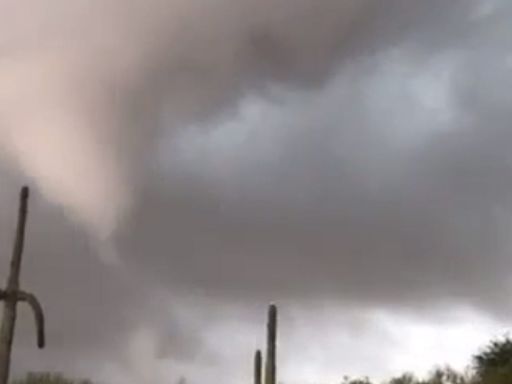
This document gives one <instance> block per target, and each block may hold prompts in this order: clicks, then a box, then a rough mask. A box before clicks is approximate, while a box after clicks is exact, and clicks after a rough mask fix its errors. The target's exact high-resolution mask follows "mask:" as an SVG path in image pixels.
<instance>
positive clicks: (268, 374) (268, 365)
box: [265, 304, 277, 384]
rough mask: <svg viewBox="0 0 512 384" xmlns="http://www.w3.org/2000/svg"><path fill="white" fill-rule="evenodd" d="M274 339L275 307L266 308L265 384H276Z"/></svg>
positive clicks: (275, 325) (275, 326)
mask: <svg viewBox="0 0 512 384" xmlns="http://www.w3.org/2000/svg"><path fill="white" fill-rule="evenodd" d="M276 337H277V307H276V306H275V305H274V304H271V305H270V306H269V307H268V319H267V357H266V362H265V384H276Z"/></svg>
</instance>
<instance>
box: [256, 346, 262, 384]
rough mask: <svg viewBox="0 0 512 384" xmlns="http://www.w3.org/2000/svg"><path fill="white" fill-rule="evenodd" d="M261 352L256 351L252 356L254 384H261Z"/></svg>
mask: <svg viewBox="0 0 512 384" xmlns="http://www.w3.org/2000/svg"><path fill="white" fill-rule="evenodd" d="M261 368H262V364H261V351H260V350H259V349H258V350H257V351H256V353H255V354H254V384H262V383H261Z"/></svg>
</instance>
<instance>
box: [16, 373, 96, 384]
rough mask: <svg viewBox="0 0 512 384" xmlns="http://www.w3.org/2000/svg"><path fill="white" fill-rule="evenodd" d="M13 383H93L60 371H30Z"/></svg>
mask: <svg viewBox="0 0 512 384" xmlns="http://www.w3.org/2000/svg"><path fill="white" fill-rule="evenodd" d="M12 384H93V383H92V381H90V380H76V379H69V378H66V377H64V376H63V375H61V374H60V373H49V372H40V373H34V372H31V373H28V374H27V375H26V376H25V377H24V378H22V379H16V380H14V381H12Z"/></svg>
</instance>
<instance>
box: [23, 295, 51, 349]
mask: <svg viewBox="0 0 512 384" xmlns="http://www.w3.org/2000/svg"><path fill="white" fill-rule="evenodd" d="M16 297H17V300H18V301H23V302H26V303H27V304H28V305H30V307H31V308H32V311H33V312H34V320H35V322H36V329H37V346H38V347H39V348H40V349H42V348H44V346H45V334H44V312H43V307H42V306H41V303H39V300H37V298H36V297H35V296H34V295H33V294H31V293H28V292H24V291H18V292H17V296H16Z"/></svg>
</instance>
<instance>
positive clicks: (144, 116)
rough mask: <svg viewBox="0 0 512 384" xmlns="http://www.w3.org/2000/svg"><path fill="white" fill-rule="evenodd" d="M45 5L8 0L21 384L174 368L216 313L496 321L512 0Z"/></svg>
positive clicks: (4, 189) (9, 180)
mask: <svg viewBox="0 0 512 384" xmlns="http://www.w3.org/2000/svg"><path fill="white" fill-rule="evenodd" d="M47 7H48V5H47V4H46V3H45V2H44V1H36V0H34V1H32V2H31V12H28V13H27V12H25V11H26V9H25V6H23V5H21V3H19V2H13V1H8V0H6V1H1V0H0V19H6V20H5V21H6V22H5V23H2V24H1V26H0V32H1V34H0V36H1V37H0V148H1V149H2V155H5V157H4V159H5V162H4V165H3V166H4V167H5V170H2V185H1V187H0V188H1V189H0V213H1V214H2V215H1V217H4V218H5V219H2V221H1V223H2V225H1V231H0V236H1V237H0V239H1V243H2V244H4V245H5V244H9V240H10V238H9V236H10V235H11V233H12V231H11V229H12V225H13V219H14V217H13V214H14V210H13V207H14V203H13V201H15V187H13V186H15V185H18V184H21V181H22V180H23V179H24V178H25V177H28V178H30V179H31V180H34V181H35V183H36V185H37V187H38V189H37V190H36V191H35V196H36V197H35V198H34V206H33V210H32V213H31V223H30V232H29V235H30V237H29V245H28V249H27V257H26V264H25V267H24V268H25V269H24V279H23V280H24V284H26V285H27V287H28V288H30V289H33V290H34V291H36V292H38V294H39V295H40V296H41V297H42V298H43V301H44V302H45V305H46V306H47V312H48V316H49V319H48V324H49V340H51V343H50V349H49V351H48V352H47V353H45V354H44V356H43V355H36V354H35V353H34V352H32V351H30V349H29V348H31V345H32V344H33V334H32V333H31V328H30V326H31V325H30V324H29V323H28V320H29V319H27V321H26V322H23V323H21V324H20V332H19V339H18V342H19V345H18V347H19V349H18V353H19V354H20V356H23V357H24V358H23V359H19V360H17V361H20V363H19V366H18V367H17V368H16V369H17V370H18V371H21V370H23V369H25V368H26V367H28V366H30V367H32V368H39V367H41V368H52V369H64V368H62V367H64V366H65V369H67V370H69V371H75V372H78V373H81V372H86V371H87V370H89V369H90V367H99V366H102V365H108V364H110V363H111V364H116V363H118V364H120V367H121V368H116V367H114V368H112V367H110V368H112V369H113V370H114V371H116V369H117V370H119V369H120V370H122V371H123V370H124V373H125V375H126V377H124V378H123V379H119V380H120V381H124V382H128V381H129V380H132V381H133V382H139V383H141V382H152V381H155V380H156V381H158V380H161V379H163V378H165V377H166V376H165V369H164V370H163V371H162V372H160V371H159V370H160V369H161V368H162V367H160V363H162V364H164V365H165V364H170V365H171V367H172V368H173V369H174V372H173V375H172V377H176V375H178V373H179V372H180V370H181V369H184V370H186V368H184V367H186V365H187V364H193V363H194V362H197V361H201V363H205V361H207V362H209V363H205V364H206V365H208V364H211V360H212V359H213V360H215V358H214V357H213V356H215V352H214V351H213V352H212V351H211V348H212V346H211V345H210V344H208V342H206V341H205V339H208V337H209V335H208V329H209V327H208V325H210V326H213V325H211V323H212V321H211V320H212V319H211V316H212V314H213V313H215V311H220V312H222V313H228V312H229V310H228V309H226V308H225V306H227V307H229V306H230V305H233V306H235V307H236V308H237V311H242V309H245V310H247V311H248V314H247V315H246V317H244V318H243V319H240V322H242V321H246V322H249V323H250V322H251V321H252V320H251V321H249V320H248V318H252V316H253V314H254V313H255V309H258V310H259V308H260V305H261V304H262V303H263V302H266V301H268V300H283V301H284V302H290V303H293V305H299V306H300V303H304V302H305V301H304V300H306V299H308V300H316V299H321V300H326V301H328V302H330V303H347V302H351V308H354V307H355V308H358V307H361V306H365V307H372V308H373V307H379V308H383V307H384V308H390V307H391V308H397V307H400V306H401V307H406V308H407V307H412V306H414V307H417V306H418V305H423V304H429V305H434V304H439V303H441V304H445V303H448V304H449V305H451V304H453V303H457V305H459V304H469V305H473V306H476V307H477V308H479V309H481V310H487V311H492V313H494V314H500V315H503V316H508V314H509V307H508V305H507V304H506V301H505V298H506V297H507V295H508V293H509V282H508V281H509V278H508V268H509V267H510V265H511V263H510V262H509V254H510V251H511V249H510V246H509V240H508V239H509V237H510V236H509V231H510V229H511V220H510V219H509V217H510V214H511V213H512V212H511V209H512V206H511V203H512V202H511V201H510V197H509V196H510V195H509V194H510V186H511V184H512V178H511V177H510V171H511V169H510V167H511V164H512V162H511V158H510V155H509V152H510V151H509V147H510V142H511V139H512V137H511V135H512V134H511V133H510V129H509V128H508V126H507V123H508V121H510V113H509V108H508V105H507V102H508V100H509V97H508V92H509V90H510V82H511V79H512V77H511V75H510V68H511V63H512V60H511V58H510V57H509V53H508V52H509V51H510V41H512V40H511V39H510V37H511V36H510V34H511V32H510V28H509V27H508V24H509V20H510V17H511V15H512V7H511V6H510V5H508V4H507V3H505V2H499V1H495V2H491V1H488V2H483V1H476V0H475V1H455V0H454V1H451V2H449V3H448V2H447V1H437V0H436V1H429V2H428V3H427V2H419V1H418V2H411V1H405V0H404V1H402V0H396V1H389V2H386V3H383V2H373V1H365V2H362V3H361V2H359V1H334V0H332V1H330V0H325V1H316V2H310V1H302V0H301V1H299V0H294V1H291V0H290V1H280V2H276V1H259V2H256V1H249V0H247V1H236V2H234V1H228V0H220V1H218V2H216V3H215V4H214V5H212V4H210V3H209V4H202V3H201V2H195V1H193V2H191V1H173V2H170V3H169V2H164V1H158V0H151V1H147V2H129V3H125V2H118V1H108V2H73V3H70V2H64V1H58V2H55V4H54V5H53V6H52V7H53V8H54V10H55V12H53V13H50V12H48V10H47ZM3 15H8V16H7V17H6V16H3ZM21 15H26V17H22V16H21ZM3 21H4V20H3ZM156 146H158V148H159V150H158V151H157V150H156V149H155V147H156ZM7 169H9V170H7ZM39 191H42V192H43V193H44V198H42V197H41V196H38V192H39ZM46 199H48V200H49V201H51V202H53V204H55V205H53V204H51V203H49V202H48V201H47V200H46ZM60 207H62V208H63V210H62V211H61V208H60ZM70 214H71V215H70ZM68 216H70V217H71V218H74V219H76V218H78V219H79V220H78V224H76V223H75V222H74V221H72V220H69V218H68ZM80 223H85V227H86V229H87V230H85V229H84V228H83V227H82V226H81V225H80ZM98 236H99V237H100V241H99V243H100V246H101V248H99V249H98V244H97V243H98V239H97V237H98ZM105 237H107V238H108V241H107V242H106V241H105ZM7 250H8V248H5V247H4V250H3V251H2V253H1V255H2V258H1V260H2V261H3V264H4V265H5V263H6V261H7V258H8V252H7ZM110 253H112V254H117V256H119V260H117V262H116V260H114V263H111V264H105V263H104V262H103V261H100V260H99V259H97V258H95V257H94V256H96V255H97V254H100V255H101V256H103V257H104V258H105V255H107V256H108V255H109V254H110ZM110 261H112V260H110ZM2 270H3V271H5V270H4V269H2ZM188 295H197V296H195V297H194V300H191V302H196V301H195V300H199V299H197V297H204V296H206V297H207V299H204V300H205V301H204V303H202V304H201V305H202V308H201V310H197V308H194V304H190V302H188V301H187V299H188V297H189V296H188ZM180 300H181V301H183V302H184V303H185V304H183V303H181V304H179V303H180ZM297 303H299V304H297ZM504 303H505V304H504ZM252 305H254V306H252ZM293 305H292V306H293ZM453 305H455V304H453ZM190 314H196V316H195V318H196V321H197V323H193V322H191V320H190ZM244 316H245V315H244ZM23 318H25V317H23ZM217 320H218V319H217ZM218 322H220V321H219V320H218ZM290 322H292V321H291V320H290ZM347 327H348V328H349V329H351V330H352V329H353V328H354V327H351V326H350V325H347ZM251 337H252V336H248V338H249V339H251ZM41 356H43V357H41ZM180 364H181V365H180ZM198 364H199V363H198ZM103 368H104V369H107V368H108V367H106V368H105V367H103ZM162 369H163V368H162ZM189 369H190V367H189ZM107 370H108V369H107ZM150 372H153V374H154V376H147V375H149V374H150ZM102 375H103V376H104V375H107V376H108V374H103V373H101V374H99V373H98V376H102Z"/></svg>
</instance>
